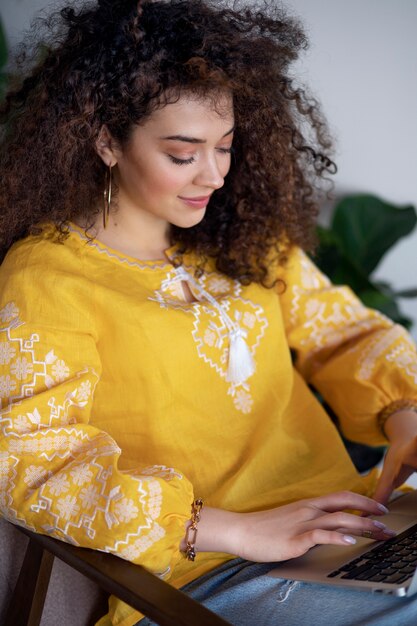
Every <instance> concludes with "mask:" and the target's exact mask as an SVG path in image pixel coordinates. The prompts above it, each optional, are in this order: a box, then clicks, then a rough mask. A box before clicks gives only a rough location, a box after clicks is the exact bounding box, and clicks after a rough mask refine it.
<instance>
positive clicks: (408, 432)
mask: <svg viewBox="0 0 417 626" xmlns="http://www.w3.org/2000/svg"><path fill="white" fill-rule="evenodd" d="M382 428H383V432H384V434H385V436H386V437H387V439H388V441H389V442H390V443H392V442H393V441H397V440H409V439H410V438H412V437H416V436H417V408H416V410H414V409H408V408H407V409H401V410H399V411H395V412H394V413H391V414H390V415H388V416H387V417H386V419H385V420H384V423H383V425H382Z"/></svg>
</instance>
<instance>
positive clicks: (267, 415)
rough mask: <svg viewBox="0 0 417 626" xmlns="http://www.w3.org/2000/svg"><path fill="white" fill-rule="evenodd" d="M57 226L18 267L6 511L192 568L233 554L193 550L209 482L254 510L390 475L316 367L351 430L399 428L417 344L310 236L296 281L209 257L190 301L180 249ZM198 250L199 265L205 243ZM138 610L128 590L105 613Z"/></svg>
mask: <svg viewBox="0 0 417 626" xmlns="http://www.w3.org/2000/svg"><path fill="white" fill-rule="evenodd" d="M51 233H52V230H51V229H46V230H45V231H44V232H43V233H42V234H41V235H37V236H32V237H29V238H27V239H25V240H23V241H21V242H19V243H17V244H15V245H14V246H13V248H12V249H11V251H10V252H9V254H8V256H7V258H6V260H5V261H4V263H3V265H2V266H1V269H0V293H1V302H0V331H1V332H0V339H1V344H0V364H1V371H0V395H1V414H0V425H1V431H0V432H1V446H0V481H1V491H0V494H1V497H0V507H1V508H0V510H1V513H2V515H4V516H5V517H7V518H9V519H11V520H13V521H15V522H17V523H19V524H22V525H24V526H27V527H28V528H32V529H35V530H36V531H38V532H41V533H46V534H50V535H53V536H55V537H58V538H60V539H63V540H64V541H68V542H71V543H73V544H77V545H81V546H87V547H91V548H96V549H99V550H104V551H106V552H113V553H115V554H117V555H119V556H121V557H122V558H125V559H129V560H131V561H134V562H136V563H142V564H143V565H145V566H146V567H148V568H149V569H150V570H152V571H153V572H156V573H158V574H160V575H161V576H164V577H167V578H168V577H169V578H170V580H171V581H172V584H174V585H175V586H181V585H183V584H185V583H186V582H189V581H190V580H192V579H193V578H195V577H197V576H199V575H201V574H203V573H204V572H206V571H208V570H209V569H211V568H213V567H215V566H216V565H218V564H219V563H221V562H222V561H224V560H225V559H227V558H230V557H229V556H227V555H219V554H211V553H201V554H199V555H198V558H197V560H196V561H195V562H194V563H191V562H189V561H187V560H186V559H185V558H184V557H183V556H182V555H181V554H180V552H179V544H180V540H181V539H182V537H183V535H184V524H185V522H186V521H187V520H188V519H189V517H190V505H191V502H192V500H193V497H194V494H195V496H196V497H202V498H203V499H204V501H205V503H206V504H207V505H210V506H214V507H219V508H223V509H229V510H234V511H253V510H259V509H264V508H270V507H274V506H278V505H281V504H284V503H288V502H290V501H294V500H298V499H300V498H303V497H310V496H315V495H318V494H322V493H326V492H331V491H336V490H338V489H351V490H354V491H358V492H361V493H366V494H371V493H372V489H373V485H374V475H373V474H370V475H368V476H367V477H365V478H362V477H360V476H359V475H358V474H357V473H356V471H355V469H354V467H353V465H352V463H351V461H350V459H349V457H348V455H347V454H346V452H345V449H344V446H343V444H342V443H341V441H340V438H339V436H338V434H337V432H336V429H335V427H334V426H333V424H332V423H331V421H330V420H329V418H328V417H327V415H326V414H325V412H324V411H323V409H322V407H321V405H320V404H319V403H318V402H317V401H316V399H315V397H314V396H313V394H312V393H311V391H310V390H309V388H308V386H307V384H306V382H305V380H307V381H308V382H309V383H311V384H312V385H314V387H316V388H317V389H318V390H319V391H320V393H321V394H322V395H323V397H324V398H325V399H326V400H327V402H328V403H329V404H330V405H331V406H332V407H333V409H334V410H335V412H336V413H337V415H338V416H339V418H340V420H341V423H342V426H343V428H344V431H345V433H346V435H347V436H348V437H349V438H351V439H355V440H358V441H362V442H365V443H370V444H380V443H383V442H384V438H383V436H382V434H381V432H380V430H379V428H378V426H377V422H376V415H377V414H378V413H379V412H380V411H381V410H382V409H384V408H385V407H387V406H389V405H390V404H391V403H393V402H396V401H398V400H401V399H408V400H409V399H411V400H414V401H416V402H417V385H416V383H417V357H416V351H415V348H414V346H413V344H412V342H411V340H410V338H409V337H408V335H407V333H406V332H405V331H404V330H403V329H402V328H401V327H398V326H393V325H392V324H391V322H389V321H388V320H387V319H386V318H384V317H383V316H382V315H380V314H378V313H376V312H372V311H369V310H367V309H366V308H364V307H363V306H362V305H361V304H360V303H359V302H358V300H357V299H356V298H355V297H354V295H353V294H352V293H351V292H350V291H349V290H348V289H347V288H341V287H334V286H332V285H330V284H329V281H328V280H327V279H326V278H325V277H324V276H323V275H322V274H321V273H320V272H319V271H318V270H317V269H316V268H315V267H314V266H313V264H312V263H311V262H310V261H309V260H308V258H307V257H306V256H305V255H304V254H303V253H302V252H301V251H300V250H298V249H294V250H293V252H292V254H291V256H290V260H289V262H288V265H287V266H286V267H285V268H284V269H282V268H280V269H279V270H278V273H279V275H280V276H281V277H282V278H283V280H284V281H285V284H286V290H285V291H284V293H282V294H279V293H277V290H275V289H265V288H263V287H261V286H259V285H250V286H246V287H244V286H242V285H241V284H239V283H238V282H237V281H235V280H232V279H230V278H228V277H226V276H224V275H221V274H219V273H218V272H217V271H215V269H214V265H211V264H208V266H207V271H206V272H205V274H204V276H203V277H202V278H199V279H198V280H197V282H195V283H190V284H189V287H190V289H191V291H192V292H193V295H194V298H195V301H194V302H191V303H190V302H188V301H187V298H186V296H185V293H184V290H183V285H182V282H181V281H182V280H183V276H182V274H181V271H179V270H178V269H176V268H175V267H174V265H173V264H172V263H171V261H172V255H174V254H175V251H173V250H170V251H168V252H167V260H166V261H165V262H164V261H161V262H140V261H138V260H136V259H134V258H130V257H127V256H123V255H122V254H120V253H118V252H116V251H114V250H111V249H109V248H107V247H105V246H104V245H102V244H100V243H98V242H97V241H88V240H87V239H86V237H85V235H84V233H83V231H82V230H81V229H78V228H77V227H75V226H71V227H70V235H69V238H68V239H67V240H65V241H64V243H60V242H58V241H56V238H55V239H54V237H52V238H51ZM184 267H185V269H186V270H188V271H189V272H190V273H192V258H191V257H187V258H186V259H185V263H184ZM204 294H206V296H205V295H204ZM207 294H208V295H209V296H210V297H208V296H207ZM213 302H215V304H216V306H214V305H213ZM218 305H220V309H221V310H220V309H219V306H218ZM224 313H226V314H227V316H228V319H229V320H232V321H233V322H234V323H235V324H237V325H238V326H239V328H240V329H241V330H242V332H243V334H244V335H245V337H246V343H247V345H248V347H249V350H250V352H251V354H252V357H253V359H254V363H255V372H254V374H253V375H252V376H250V377H249V378H248V379H247V380H246V381H245V382H242V383H231V382H228V380H227V361H228V350H229V337H228V331H227V328H226V324H225V320H226V318H225V315H224ZM290 349H292V350H294V351H295V353H296V355H297V358H296V369H294V367H293V365H292V360H291V354H290ZM138 617H139V615H138V613H136V612H134V611H133V610H132V609H130V608H129V607H127V606H126V605H123V604H122V603H119V602H117V601H114V602H113V603H112V605H111V613H110V616H109V617H107V618H105V619H103V620H102V622H101V623H102V624H110V623H113V624H123V625H124V626H130V625H131V624H134V623H135V621H136V620H137V619H138Z"/></svg>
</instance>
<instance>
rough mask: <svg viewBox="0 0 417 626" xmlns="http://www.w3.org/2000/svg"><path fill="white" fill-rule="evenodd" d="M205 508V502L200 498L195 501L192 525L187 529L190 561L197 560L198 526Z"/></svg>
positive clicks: (192, 508)
mask: <svg viewBox="0 0 417 626" xmlns="http://www.w3.org/2000/svg"><path fill="white" fill-rule="evenodd" d="M202 508H203V501H202V500H201V499H200V498H197V500H194V502H193V503H192V505H191V524H190V525H189V527H188V528H187V532H186V535H185V543H186V546H185V556H186V557H187V559H188V560H189V561H194V560H195V542H196V540H197V524H198V522H199V521H200V517H201V515H200V514H201V509H202Z"/></svg>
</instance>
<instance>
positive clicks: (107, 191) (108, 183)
mask: <svg viewBox="0 0 417 626" xmlns="http://www.w3.org/2000/svg"><path fill="white" fill-rule="evenodd" d="M111 168H112V166H111V165H109V166H108V169H107V170H106V174H105V177H104V192H103V228H106V227H107V224H108V223H109V215H110V205H111V194H112V171H111Z"/></svg>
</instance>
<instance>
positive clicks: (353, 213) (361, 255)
mask: <svg viewBox="0 0 417 626" xmlns="http://www.w3.org/2000/svg"><path fill="white" fill-rule="evenodd" d="M416 223H417V215H416V211H415V208H414V207H413V206H411V205H409V206H405V207H397V206H394V205H392V204H388V203H387V202H384V201H383V200H380V199H379V198H377V197H375V196H372V195H358V196H350V197H347V198H345V199H343V200H342V201H341V202H340V203H339V204H338V205H337V207H336V208H335V212H334V215H333V220H332V231H333V233H334V234H335V236H336V237H337V239H338V241H339V244H340V246H341V247H342V249H343V252H344V255H345V256H346V257H347V258H349V259H350V261H351V263H352V264H353V265H355V267H356V268H357V269H358V270H359V271H361V272H363V273H366V274H367V275H369V274H370V273H371V272H372V271H373V270H374V269H375V268H376V266H377V265H378V263H379V261H380V260H381V258H382V257H383V256H384V254H385V253H386V252H387V250H389V249H390V248H391V247H392V246H393V245H394V244H395V243H396V242H397V241H398V240H399V239H400V238H401V237H405V236H406V235H408V234H410V233H411V231H412V230H413V229H414V227H415V226H416Z"/></svg>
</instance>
